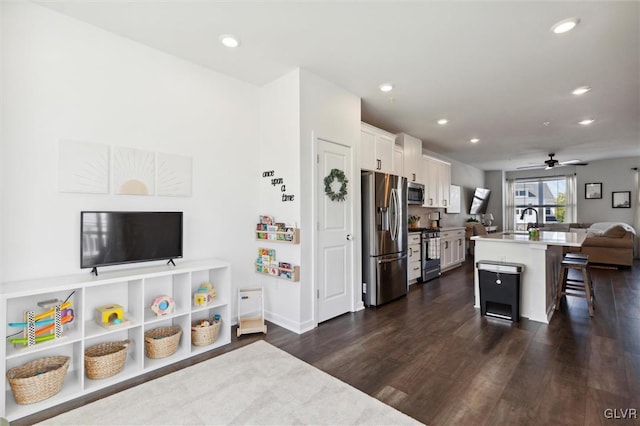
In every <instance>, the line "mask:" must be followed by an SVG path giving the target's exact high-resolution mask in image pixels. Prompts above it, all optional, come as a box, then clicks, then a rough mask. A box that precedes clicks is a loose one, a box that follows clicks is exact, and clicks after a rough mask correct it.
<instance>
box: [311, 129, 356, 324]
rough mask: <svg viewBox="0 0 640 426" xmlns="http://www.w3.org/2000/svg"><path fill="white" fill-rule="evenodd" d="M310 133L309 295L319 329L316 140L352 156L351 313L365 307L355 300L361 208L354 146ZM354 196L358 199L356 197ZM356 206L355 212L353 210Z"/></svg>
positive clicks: (318, 189) (350, 189) (314, 319)
mask: <svg viewBox="0 0 640 426" xmlns="http://www.w3.org/2000/svg"><path fill="white" fill-rule="evenodd" d="M311 134H312V139H313V156H312V158H313V166H312V171H311V176H313V185H311V186H312V191H313V193H312V200H313V204H312V218H311V219H312V222H311V223H312V224H313V231H312V234H313V235H312V237H311V238H312V241H313V243H312V250H313V253H312V254H311V256H312V259H313V265H312V276H313V291H312V294H311V297H313V303H312V306H313V321H314V327H317V326H318V296H317V295H318V291H319V287H318V285H319V283H320V277H319V276H318V275H319V273H320V271H319V268H317V267H316V265H318V264H319V259H318V256H319V253H320V249H319V247H318V244H319V239H318V217H319V214H318V208H319V205H318V195H319V192H320V190H321V184H320V182H318V181H317V179H316V176H317V175H318V164H319V161H318V155H319V153H318V152H319V150H318V143H319V141H323V142H328V143H332V144H335V145H340V146H342V147H345V148H347V149H349V151H350V157H351V174H350V176H348V177H347V179H348V180H349V183H351V185H349V187H348V188H349V189H348V190H349V193H350V195H351V196H350V197H348V200H350V201H349V202H351V224H350V225H351V234H352V235H353V240H352V242H351V244H352V250H351V259H350V260H349V261H351V262H352V265H353V266H352V268H351V285H349V286H348V288H349V292H350V295H349V296H350V300H351V307H350V310H351V312H355V311H356V310H359V309H362V307H363V306H364V305H363V304H362V302H361V301H360V304H359V305H361V306H362V307H360V306H358V303H357V300H356V299H358V300H360V297H358V295H359V293H358V289H359V286H358V285H357V282H358V277H359V276H360V275H361V271H360V269H361V266H360V262H358V261H357V259H358V258H359V256H360V250H358V249H357V248H358V247H359V245H360V244H361V239H360V233H361V231H360V228H359V227H360V221H358V220H356V218H357V217H359V215H360V205H359V202H356V201H357V200H360V168H359V167H358V163H357V161H356V159H355V155H356V154H357V151H356V150H355V149H354V147H353V146H350V145H346V144H343V143H340V142H336V141H333V140H331V139H328V138H323V137H321V136H318V135H316V132H315V131H312V132H311ZM356 168H357V174H356ZM322 190H323V191H324V188H322ZM356 195H357V196H356ZM356 206H357V207H358V208H357V211H356Z"/></svg>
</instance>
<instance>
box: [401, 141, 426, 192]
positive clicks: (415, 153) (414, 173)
mask: <svg viewBox="0 0 640 426" xmlns="http://www.w3.org/2000/svg"><path fill="white" fill-rule="evenodd" d="M396 143H397V144H398V145H400V146H401V147H402V148H403V151H404V156H403V159H404V167H403V168H404V173H403V176H405V177H406V178H407V180H408V181H409V182H417V183H421V184H425V178H424V175H423V166H422V141H421V140H420V139H418V138H414V137H413V136H411V135H407V134H406V133H400V134H398V136H397V137H396Z"/></svg>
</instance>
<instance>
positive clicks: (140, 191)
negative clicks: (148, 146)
mask: <svg viewBox="0 0 640 426" xmlns="http://www.w3.org/2000/svg"><path fill="white" fill-rule="evenodd" d="M155 171H156V165H155V154H154V153H153V152H152V151H143V150H140V149H133V148H123V147H116V148H114V150H113V188H114V192H115V193H116V194H123V195H153V194H154V191H155V188H154V180H155Z"/></svg>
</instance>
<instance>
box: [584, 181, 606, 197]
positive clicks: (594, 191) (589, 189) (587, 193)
mask: <svg viewBox="0 0 640 426" xmlns="http://www.w3.org/2000/svg"><path fill="white" fill-rule="evenodd" d="M584 198H585V199H587V200H593V199H598V198H602V183H585V184H584Z"/></svg>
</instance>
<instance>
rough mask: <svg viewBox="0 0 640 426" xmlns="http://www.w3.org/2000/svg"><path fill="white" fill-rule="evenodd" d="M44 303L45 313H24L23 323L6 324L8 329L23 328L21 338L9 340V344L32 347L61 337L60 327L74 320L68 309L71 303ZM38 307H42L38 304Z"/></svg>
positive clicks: (57, 301) (51, 301) (54, 301)
mask: <svg viewBox="0 0 640 426" xmlns="http://www.w3.org/2000/svg"><path fill="white" fill-rule="evenodd" d="M46 303H47V305H46V306H47V307H48V308H49V309H47V310H46V311H44V312H42V313H39V314H37V315H36V313H35V312H34V311H26V312H25V313H24V316H25V321H23V322H12V323H9V324H8V325H9V327H23V328H24V331H23V337H22V338H13V339H9V342H11V343H13V344H18V343H19V344H26V345H27V346H33V345H35V344H36V343H40V342H44V341H47V340H52V339H58V338H60V337H62V331H63V329H62V325H63V324H66V323H69V322H71V321H73V318H74V312H73V309H70V308H71V306H72V305H73V303H72V302H70V301H67V302H61V301H59V300H50V301H47V302H46ZM38 305H39V306H43V305H41V304H40V303H39V304H38ZM49 317H51V318H49ZM40 326H42V327H40ZM37 327H40V328H37Z"/></svg>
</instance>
